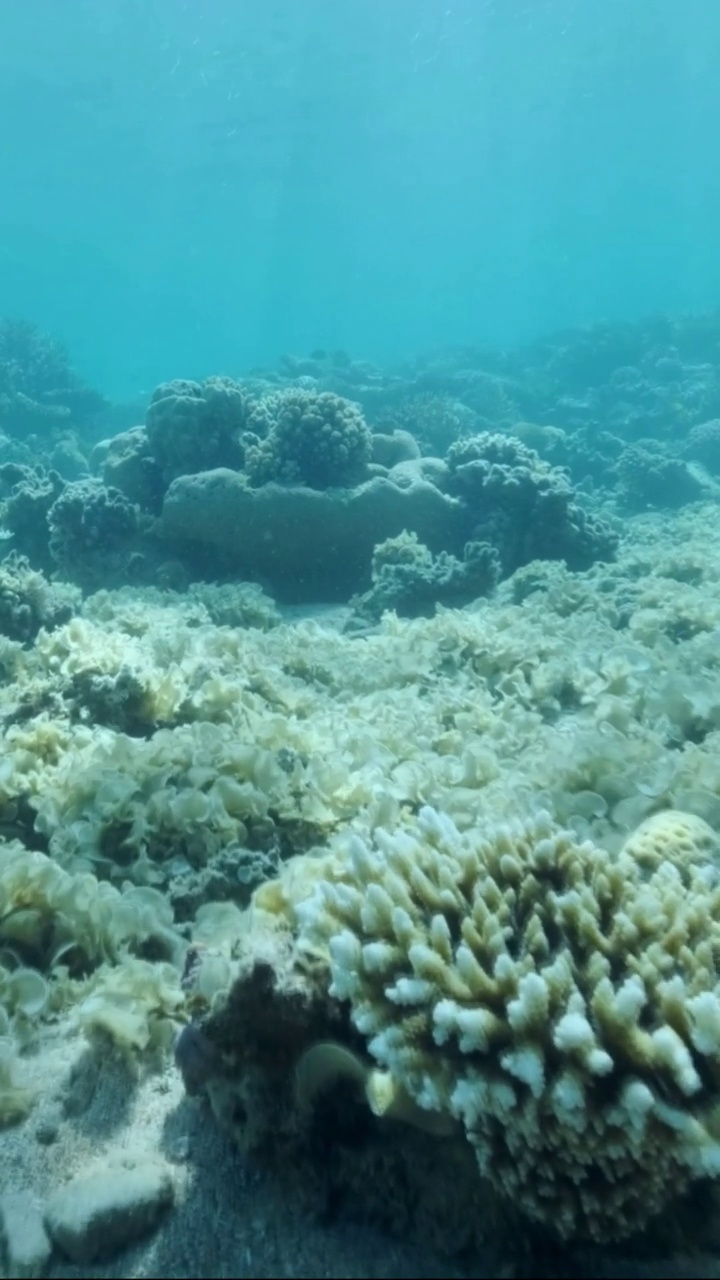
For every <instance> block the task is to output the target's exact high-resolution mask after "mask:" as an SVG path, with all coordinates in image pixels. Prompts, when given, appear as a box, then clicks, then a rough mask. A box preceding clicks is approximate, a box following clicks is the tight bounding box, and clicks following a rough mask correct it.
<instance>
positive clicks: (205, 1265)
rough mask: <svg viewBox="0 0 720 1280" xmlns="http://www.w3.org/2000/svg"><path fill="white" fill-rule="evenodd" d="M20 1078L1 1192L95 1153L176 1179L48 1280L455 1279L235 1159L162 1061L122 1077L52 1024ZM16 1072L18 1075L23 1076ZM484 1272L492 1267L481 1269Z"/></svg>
mask: <svg viewBox="0 0 720 1280" xmlns="http://www.w3.org/2000/svg"><path fill="white" fill-rule="evenodd" d="M25 1067H27V1068H28V1071H27V1077H29V1078H30V1079H31V1080H32V1083H33V1084H36V1085H37V1086H38V1087H40V1088H41V1094H42V1096H41V1097H40V1098H39V1100H38V1103H37V1104H36V1106H35V1108H34V1110H33V1111H32V1112H31V1114H30V1115H29V1117H28V1118H27V1120H26V1121H25V1122H24V1123H23V1124H21V1125H18V1126H17V1127H15V1128H11V1129H6V1130H4V1131H3V1132H2V1134H0V1150H1V1151H2V1160H1V1161H0V1194H2V1193H3V1192H6V1191H12V1190H18V1189H21V1188H26V1189H30V1190H31V1191H32V1192H33V1194H34V1195H35V1196H36V1198H37V1200H38V1201H39V1202H40V1203H42V1202H43V1201H44V1200H45V1198H46V1197H47V1195H48V1194H49V1193H50V1192H51V1191H52V1190H54V1189H55V1188H56V1187H58V1186H60V1185H62V1184H63V1183H64V1182H66V1181H68V1180H69V1179H70V1178H72V1177H73V1176H75V1175H76V1174H78V1173H81V1172H83V1170H84V1169H86V1168H87V1167H88V1166H89V1165H90V1164H91V1163H92V1162H93V1161H95V1160H97V1159H98V1158H99V1157H100V1158H102V1157H107V1158H108V1159H116V1158H120V1159H121V1160H122V1159H123V1158H124V1157H131V1158H132V1157H134V1156H136V1155H139V1156H141V1157H142V1156H143V1155H147V1156H157V1155H158V1154H159V1155H160V1156H161V1158H163V1159H165V1160H167V1161H168V1162H169V1164H170V1166H171V1168H172V1172H173V1179H174V1182H175V1203H174V1206H173V1207H172V1208H171V1209H170V1210H169V1212H167V1213H166V1214H165V1216H164V1217H163V1218H162V1219H161V1221H160V1225H159V1226H158V1227H157V1228H156V1229H155V1230H154V1231H153V1232H152V1233H151V1234H150V1235H149V1236H148V1237H146V1238H145V1239H144V1240H141V1241H139V1242H138V1243H136V1244H133V1245H130V1246H129V1247H127V1248H126V1249H124V1250H122V1251H121V1252H120V1253H118V1254H117V1255H116V1256H115V1257H112V1258H109V1259H108V1260H107V1261H103V1262H99V1263H93V1264H91V1265H90V1266H88V1265H74V1264H72V1263H69V1262H66V1261H64V1260H63V1259H61V1258H60V1256H59V1255H58V1254H57V1253H54V1254H53V1258H52V1262H51V1265H50V1270H49V1273H48V1274H49V1275H50V1276H52V1277H77V1278H78V1280H80V1278H81V1277H88V1276H93V1277H118V1280H120V1278H121V1277H145V1276H147V1277H151V1276H154V1277H157V1278H158V1280H171V1278H173V1280H174V1278H175V1277H178V1278H180V1277H200V1276H204V1277H209V1276H213V1277H217V1280H226V1278H227V1280H229V1278H230V1277H244V1276H255V1277H282V1276H287V1277H305V1276H307V1277H317V1280H322V1278H323V1277H327V1280H341V1278H342V1280H346V1278H347V1280H354V1278H355V1277H357V1278H358V1280H360V1278H361V1277H369V1278H372V1277H378V1280H380V1278H381V1277H388V1278H389V1277H398V1280H399V1278H401V1277H403V1276H407V1277H411V1276H416V1277H427V1278H428V1280H430V1278H431V1277H438V1278H439V1277H447V1280H453V1278H454V1277H461V1276H462V1275H463V1274H465V1273H464V1272H463V1271H461V1270H456V1269H455V1268H454V1267H453V1266H452V1265H448V1262H447V1260H442V1259H439V1260H438V1259H431V1258H429V1257H428V1256H427V1254H424V1255H421V1254H420V1253H419V1251H418V1250H416V1249H413V1247H412V1246H411V1245H409V1244H408V1243H407V1242H406V1241H401V1240H393V1239H390V1238H388V1237H384V1236H382V1235H380V1234H379V1233H377V1232H375V1231H373V1230H371V1229H369V1228H366V1227H361V1226H350V1225H347V1224H344V1225H339V1226H329V1227H326V1226H322V1225H320V1224H319V1223H317V1222H314V1221H313V1220H312V1218H311V1217H309V1216H308V1214H307V1212H306V1211H303V1210H301V1209H300V1208H299V1207H298V1206H296V1205H293V1204H292V1203H288V1194H287V1190H286V1189H284V1188H283V1187H281V1186H280V1185H279V1183H278V1181H277V1180H276V1179H274V1178H273V1177H272V1175H271V1174H270V1173H268V1172H266V1171H263V1170H261V1169H260V1168H258V1167H257V1166H255V1165H252V1164H250V1163H249V1162H248V1161H247V1160H245V1159H244V1158H243V1157H242V1156H241V1155H240V1153H239V1152H238V1151H237V1149H236V1148H235V1147H234V1146H233V1145H232V1143H231V1141H230V1140H229V1138H228V1137H227V1136H226V1135H224V1134H223V1133H222V1132H221V1131H220V1129H219V1128H218V1126H217V1125H216V1124H215V1122H214V1120H213V1119H212V1117H211V1115H210V1113H209V1111H208V1109H207V1106H206V1104H204V1103H202V1102H199V1101H197V1100H195V1099H191V1098H188V1097H187V1096H186V1094H185V1091H184V1089H183V1085H182V1081H181V1079H180V1077H179V1075H178V1073H177V1072H176V1070H175V1068H174V1066H173V1065H172V1063H168V1064H167V1066H165V1067H164V1068H163V1069H162V1070H160V1071H157V1072H155V1073H151V1074H147V1075H145V1076H144V1078H142V1079H140V1080H133V1078H132V1076H131V1075H130V1074H129V1073H128V1071H127V1069H126V1067H125V1066H124V1064H123V1062H122V1060H121V1059H120V1058H118V1057H112V1058H110V1059H107V1060H99V1059H98V1058H96V1057H95V1056H94V1055H93V1054H92V1053H91V1052H90V1051H89V1049H88V1047H87V1042H86V1041H85V1039H84V1037H83V1036H81V1035H77V1034H76V1033H68V1032H62V1031H60V1030H58V1029H52V1030H51V1032H50V1034H49V1035H48V1036H47V1037H45V1036H44V1037H43V1045H42V1049H41V1051H39V1052H38V1053H37V1054H36V1055H35V1056H34V1057H33V1058H31V1059H27V1058H23V1068H24V1069H25ZM27 1077H26V1078H27ZM484 1274H488V1275H489V1274H491V1273H490V1272H485V1273H484Z"/></svg>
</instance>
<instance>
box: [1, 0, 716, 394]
mask: <svg viewBox="0 0 720 1280" xmlns="http://www.w3.org/2000/svg"><path fill="white" fill-rule="evenodd" d="M719 48H720V6H719V5H718V4H717V3H716V2H715V0H686V3H683V4H678V3H677V0H634V2H630V0H602V2H601V0H3V3H2V6H0V118H1V119H2V122H3V124H2V129H1V130H0V185H1V189H2V199H1V200H0V314H2V315H8V314H10V315H16V314H21V315H23V316H26V317H28V318H30V319H32V320H33V321H34V322H36V323H37V324H39V325H40V326H41V327H42V328H44V329H46V330H48V331H51V332H53V333H58V334H59V335H61V336H62V337H63V338H64V339H65V340H66V341H67V343H68V344H69V346H70V349H71V350H72V352H73V356H74V360H75V363H76V364H77V366H78V367H79V368H80V369H81V370H82V372H83V374H84V375H85V376H86V377H87V378H88V380H89V381H91V382H93V383H94V384H95V385H98V386H100V387H101V388H102V389H103V391H104V392H105V393H106V394H108V395H110V396H113V397H115V396H127V395H131V394H135V393H136V392H138V391H143V390H151V389H152V387H153V386H154V385H155V384H156V383H157V382H159V381H160V380H162V379H163V378H168V377H173V376H176V375H178V374H180V373H181V374H183V375H185V376H202V375H205V374H207V373H211V372H216V371H217V370H218V369H228V370H232V371H234V370H237V369H244V368H247V367H248V366H250V365H252V364H253V363H255V362H257V361H270V360H275V359H276V358H277V355H278V354H279V353H280V352H283V351H286V350H290V351H293V352H307V351H310V350H312V349H313V348H315V347H338V346H341V347H343V348H345V349H347V350H349V351H350V352H351V353H352V354H353V355H354V356H362V357H365V358H371V359H374V360H380V361H386V360H393V359H395V358H397V357H399V356H400V357H402V356H404V355H408V354H413V355H414V354H416V353H417V352H418V351H422V350H425V349H427V348H428V347H430V346H432V345H434V344H446V343H453V342H466V341H483V342H485V341H489V342H492V343H493V344H495V343H509V344H514V343H515V342H517V341H524V340H525V339H527V338H529V337H532V336H533V335H535V334H537V333H542V332H548V331H551V330H553V329H556V328H557V327H558V326H564V325H575V324H584V323H588V322H592V321H596V320H600V319H608V320H613V321H615V320H621V319H634V318H637V317H639V316H641V315H644V314H646V313H648V312H650V311H653V310H655V309H662V310H666V311H670V312H677V311H679V310H684V309H702V308H705V307H708V306H713V305H715V303H716V300H717V297H718V292H719V290H720V248H719V247H718V239H717V235H716V227H717V225H718V223H719V222H720V180H719V178H718V171H717V164H716V159H715V148H714V143H713V134H714V131H715V127H716V122H717V120H718V118H720V80H719V79H718V76H717V55H718V49H719Z"/></svg>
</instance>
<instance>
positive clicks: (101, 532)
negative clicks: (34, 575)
mask: <svg viewBox="0 0 720 1280" xmlns="http://www.w3.org/2000/svg"><path fill="white" fill-rule="evenodd" d="M47 520H48V528H49V530H50V552H51V555H52V557H53V559H54V560H55V562H56V563H57V564H58V565H59V566H60V568H61V569H63V570H64V571H65V572H66V573H67V574H68V575H69V576H72V577H73V578H74V579H76V580H77V579H78V578H80V579H81V580H87V579H90V580H91V581H92V580H93V579H94V578H96V577H99V579H100V581H107V578H108V576H109V575H108V559H109V558H111V557H113V556H117V555H118V554H119V555H121V556H122V555H124V554H126V553H127V552H128V550H129V547H130V545H131V543H132V539H133V536H134V535H135V533H136V531H137V526H138V520H137V512H136V509H135V507H133V506H132V505H131V503H129V502H128V500H127V498H126V497H125V495H124V494H122V493H120V490H119V489H106V488H105V486H104V485H103V484H101V483H100V481H98V480H74V481H72V482H71V483H70V484H68V485H66V486H65V488H64V489H63V491H62V493H61V494H60V496H59V497H58V498H57V499H56V501H55V502H54V503H53V505H52V507H51V508H50V510H49V512H48V517H47Z"/></svg>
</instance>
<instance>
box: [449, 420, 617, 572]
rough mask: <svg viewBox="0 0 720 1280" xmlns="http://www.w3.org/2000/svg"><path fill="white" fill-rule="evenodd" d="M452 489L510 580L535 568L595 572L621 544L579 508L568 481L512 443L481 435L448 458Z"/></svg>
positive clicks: (452, 450)
mask: <svg viewBox="0 0 720 1280" xmlns="http://www.w3.org/2000/svg"><path fill="white" fill-rule="evenodd" d="M447 463H448V466H449V468H450V477H449V481H448V489H449V492H450V493H453V494H455V495H456V496H458V497H461V498H462V499H463V501H464V502H465V503H466V504H467V506H468V508H469V509H470V512H471V514H472V516H473V519H474V521H475V529H474V532H473V537H474V538H475V539H476V540H477V541H481V542H483V541H485V542H490V543H491V544H492V545H493V546H495V547H497V549H498V551H499V553H500V558H501V560H502V564H503V570H504V571H505V573H512V572H513V571H514V570H515V569H518V568H520V566H521V565H524V564H527V563H529V561H531V560H538V559H543V560H565V562H566V563H567V565H568V568H570V569H588V568H589V567H590V565H592V564H593V563H594V562H595V561H596V560H608V559H612V558H613V556H614V553H615V549H616V545H617V538H616V537H615V535H614V534H613V532H612V530H611V529H610V528H609V527H608V526H607V525H606V524H604V523H603V522H602V521H601V520H598V519H595V518H593V517H592V516H589V515H588V514H587V513H586V512H585V511H583V510H582V508H580V507H579V506H577V504H576V502H575V494H574V491H573V489H572V486H571V485H570V482H569V480H568V477H567V474H566V473H565V472H564V471H562V470H560V469H559V468H558V467H551V466H549V465H548V463H546V462H543V461H542V459H541V458H540V456H539V455H538V454H537V453H536V452H535V450H534V449H529V448H527V446H526V445H524V444H522V443H521V442H520V441H519V440H516V439H514V437H512V436H505V435H501V434H493V433H491V432H487V431H486V432H481V433H480V434H479V435H476V436H469V437H467V438H466V439H461V440H458V441H457V442H456V443H455V444H454V445H452V446H451V447H450V449H449V450H448V453H447Z"/></svg>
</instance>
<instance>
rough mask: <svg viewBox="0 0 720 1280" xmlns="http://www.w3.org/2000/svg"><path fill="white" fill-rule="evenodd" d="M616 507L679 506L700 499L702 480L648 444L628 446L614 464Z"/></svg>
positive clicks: (678, 462) (626, 508) (685, 465)
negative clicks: (617, 502) (618, 505)
mask: <svg viewBox="0 0 720 1280" xmlns="http://www.w3.org/2000/svg"><path fill="white" fill-rule="evenodd" d="M615 477H616V482H617V494H618V501H619V503H620V505H621V506H622V507H623V508H624V509H625V510H628V511H645V510H647V508H648V507H660V508H669V507H683V506H685V505H686V504H687V503H689V502H697V501H698V500H699V499H700V498H701V497H702V496H703V485H702V481H701V480H700V479H699V478H698V477H697V475H695V474H694V473H693V472H692V471H691V470H690V469H689V467H688V465H687V463H686V462H683V460H682V459H681V458H675V457H672V456H670V455H668V454H667V453H665V452H663V451H661V450H660V449H659V448H658V446H657V445H653V444H652V443H651V442H642V443H638V444H634V445H629V446H628V447H627V448H626V449H624V450H623V452H622V453H621V455H620V457H619V458H618V461H617V463H616V465H615Z"/></svg>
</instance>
